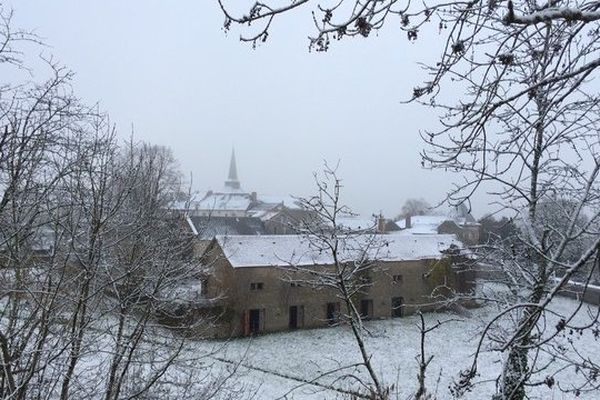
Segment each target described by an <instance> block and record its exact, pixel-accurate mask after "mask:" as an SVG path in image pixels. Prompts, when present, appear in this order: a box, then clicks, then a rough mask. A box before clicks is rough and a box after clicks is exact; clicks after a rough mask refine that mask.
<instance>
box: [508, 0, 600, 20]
mask: <svg viewBox="0 0 600 400" xmlns="http://www.w3.org/2000/svg"><path fill="white" fill-rule="evenodd" d="M599 19H600V11H582V10H580V9H577V8H569V7H550V8H547V9H544V10H541V11H537V12H533V13H531V14H528V15H516V14H515V12H514V9H513V3H512V1H509V2H508V14H506V16H505V17H504V22H505V23H506V24H518V25H535V24H539V23H542V22H550V21H555V20H565V21H581V22H593V21H597V20H599Z"/></svg>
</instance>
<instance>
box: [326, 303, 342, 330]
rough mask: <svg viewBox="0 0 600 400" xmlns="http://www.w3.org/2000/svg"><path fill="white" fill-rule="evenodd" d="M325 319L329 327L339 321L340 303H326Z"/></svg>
mask: <svg viewBox="0 0 600 400" xmlns="http://www.w3.org/2000/svg"><path fill="white" fill-rule="evenodd" d="M325 317H326V318H327V322H328V323H329V325H333V324H336V323H338V322H339V320H340V303H339V302H335V303H327V311H326V315H325Z"/></svg>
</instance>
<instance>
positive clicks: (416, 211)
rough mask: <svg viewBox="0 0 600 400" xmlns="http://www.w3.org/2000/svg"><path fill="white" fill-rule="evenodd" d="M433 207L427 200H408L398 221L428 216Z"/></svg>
mask: <svg viewBox="0 0 600 400" xmlns="http://www.w3.org/2000/svg"><path fill="white" fill-rule="evenodd" d="M430 209H431V206H430V205H429V203H428V202H427V201H426V200H425V199H407V200H406V201H405V202H404V205H403V206H402V210H401V211H400V214H399V215H398V217H397V219H400V218H406V217H412V216H415V215H424V214H427V213H428V212H429V211H430Z"/></svg>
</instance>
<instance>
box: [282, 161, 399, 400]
mask: <svg viewBox="0 0 600 400" xmlns="http://www.w3.org/2000/svg"><path fill="white" fill-rule="evenodd" d="M315 183H316V186H317V193H316V194H315V195H314V196H312V197H309V198H305V199H299V203H300V205H301V207H302V208H303V209H305V210H307V211H309V213H308V215H310V216H311V217H310V218H307V219H304V220H302V221H301V223H300V227H299V228H298V233H299V234H300V235H302V236H303V238H304V239H305V240H307V241H308V243H309V246H310V248H311V249H312V250H314V251H315V252H317V253H319V254H325V255H327V257H328V258H329V259H330V260H331V266H330V267H329V266H326V267H322V266H317V267H314V268H313V267H310V266H309V267H305V266H303V267H296V268H294V260H290V266H291V267H292V268H293V271H294V272H295V274H293V275H291V277H290V279H292V280H294V281H296V282H300V283H301V284H303V285H307V286H311V287H315V288H319V289H326V290H331V291H333V293H335V294H336V296H337V297H338V298H339V299H340V301H341V302H342V303H343V304H344V309H343V310H340V311H339V319H340V322H342V323H345V324H348V325H349V326H350V328H351V330H352V335H353V337H354V340H355V342H356V345H357V347H358V349H359V352H360V356H361V360H362V363H361V365H362V366H363V367H364V368H365V370H366V373H367V376H368V377H369V382H363V381H362V379H361V378H360V377H357V376H354V379H356V380H357V382H358V383H359V384H360V386H362V387H363V388H364V389H366V390H367V394H366V396H367V397H368V398H373V399H387V398H388V396H389V388H388V387H386V386H385V384H384V383H383V382H382V381H381V378H380V377H379V375H378V374H377V372H376V371H375V369H374V367H373V365H372V362H371V355H370V353H369V352H368V350H367V346H366V343H365V328H364V326H363V318H364V317H365V316H364V315H361V312H360V311H359V309H358V307H357V304H356V301H357V299H358V298H360V296H362V295H363V294H364V291H365V289H366V288H368V287H369V286H370V282H371V281H370V279H372V278H371V277H372V273H373V271H374V270H375V269H376V268H377V266H376V263H377V254H378V250H379V249H380V248H381V247H383V246H385V243H384V242H383V241H382V240H381V238H379V237H378V236H377V235H375V234H370V233H365V232H364V231H363V230H360V231H356V230H353V229H352V228H348V227H346V226H344V225H343V224H341V223H340V221H341V220H342V219H343V218H345V217H348V216H352V215H353V213H352V211H351V210H350V209H349V208H348V207H347V206H345V205H344V204H343V203H342V200H341V189H342V182H341V180H340V179H339V178H338V176H337V174H336V169H335V168H331V167H329V166H328V165H327V164H326V165H325V169H324V171H323V174H322V176H318V175H317V174H315ZM361 391H362V389H361ZM359 393H360V392H359Z"/></svg>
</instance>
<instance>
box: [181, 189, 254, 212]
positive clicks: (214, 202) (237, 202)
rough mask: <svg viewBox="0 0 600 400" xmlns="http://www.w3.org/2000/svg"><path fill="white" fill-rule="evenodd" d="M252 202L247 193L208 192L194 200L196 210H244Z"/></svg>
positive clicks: (193, 206) (193, 205)
mask: <svg viewBox="0 0 600 400" xmlns="http://www.w3.org/2000/svg"><path fill="white" fill-rule="evenodd" d="M251 202H252V198H251V195H250V194H249V193H241V192H240V193H237V192H229V193H210V192H209V193H208V194H207V195H206V197H204V198H203V199H202V200H200V201H197V202H194V203H193V204H192V208H195V209H197V210H235V211H246V210H247V209H248V207H250V204H251Z"/></svg>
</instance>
